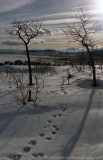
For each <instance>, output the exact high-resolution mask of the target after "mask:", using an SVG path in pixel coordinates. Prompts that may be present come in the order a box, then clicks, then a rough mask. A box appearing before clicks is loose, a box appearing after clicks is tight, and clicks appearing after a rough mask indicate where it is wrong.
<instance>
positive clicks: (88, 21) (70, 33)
mask: <svg viewBox="0 0 103 160" xmlns="http://www.w3.org/2000/svg"><path fill="white" fill-rule="evenodd" d="M75 19H76V22H74V23H72V24H65V26H64V28H63V32H64V34H65V35H66V36H67V37H68V39H69V42H79V44H80V45H82V47H84V48H85V49H86V51H87V53H88V55H89V57H90V65H91V67H92V72H93V86H96V70H95V64H94V58H93V55H92V52H91V51H92V50H93V49H94V47H95V46H96V41H95V40H94V39H93V34H95V33H96V31H98V29H99V28H98V27H97V26H96V23H95V22H94V19H93V17H92V15H91V14H89V13H86V12H83V10H82V9H80V11H79V12H78V14H77V15H76V17H75Z"/></svg>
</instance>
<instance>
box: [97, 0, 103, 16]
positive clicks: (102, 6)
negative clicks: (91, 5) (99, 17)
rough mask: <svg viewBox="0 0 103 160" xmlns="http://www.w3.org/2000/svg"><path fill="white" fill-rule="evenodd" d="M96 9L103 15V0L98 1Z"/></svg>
mask: <svg viewBox="0 0 103 160" xmlns="http://www.w3.org/2000/svg"><path fill="white" fill-rule="evenodd" d="M96 8H97V10H98V13H103V0H97V1H96Z"/></svg>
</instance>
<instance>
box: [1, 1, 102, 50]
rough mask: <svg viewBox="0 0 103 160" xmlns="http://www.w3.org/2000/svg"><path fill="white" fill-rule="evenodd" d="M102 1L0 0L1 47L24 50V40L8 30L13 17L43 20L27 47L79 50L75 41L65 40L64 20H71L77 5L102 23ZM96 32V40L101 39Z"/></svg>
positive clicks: (67, 21) (66, 21)
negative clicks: (70, 42) (39, 29)
mask: <svg viewBox="0 0 103 160" xmlns="http://www.w3.org/2000/svg"><path fill="white" fill-rule="evenodd" d="M102 1H103V0H22V1H21V0H0V49H16V50H18V49H24V45H23V43H21V42H20V41H18V39H16V38H15V37H14V38H13V37H12V38H11V37H10V35H9V34H8V33H7V30H9V29H10V28H12V22H13V21H14V19H15V18H16V19H17V20H20V21H25V20H35V19H38V20H40V21H43V25H42V31H43V33H44V34H42V35H40V36H38V37H37V38H36V39H34V40H33V41H32V42H31V43H30V47H29V48H30V49H55V50H63V51H66V50H68V51H69V48H70V50H71V48H72V49H73V48H74V49H73V50H76V49H77V50H78V49H81V48H79V47H78V45H77V44H71V46H68V40H67V38H66V36H65V35H64V34H63V32H62V29H61V28H62V26H63V25H64V23H71V22H73V21H74V16H75V15H76V13H77V12H78V10H79V8H82V9H83V10H85V11H88V12H90V13H91V14H92V15H93V17H94V18H95V19H96V20H97V21H98V24H99V25H101V26H102V23H103V20H102V19H101V17H102V16H103V10H102V8H103V2H102ZM102 35H103V33H102V34H101V33H98V36H97V37H98V38H97V39H102Z"/></svg>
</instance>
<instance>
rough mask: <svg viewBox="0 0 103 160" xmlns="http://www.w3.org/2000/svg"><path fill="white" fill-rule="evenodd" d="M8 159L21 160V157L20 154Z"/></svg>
mask: <svg viewBox="0 0 103 160" xmlns="http://www.w3.org/2000/svg"><path fill="white" fill-rule="evenodd" d="M8 158H10V159H11V160H20V158H21V155H20V154H9V155H8Z"/></svg>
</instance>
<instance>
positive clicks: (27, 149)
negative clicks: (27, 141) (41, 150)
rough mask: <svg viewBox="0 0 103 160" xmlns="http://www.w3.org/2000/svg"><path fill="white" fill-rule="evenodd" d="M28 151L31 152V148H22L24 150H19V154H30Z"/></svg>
mask: <svg viewBox="0 0 103 160" xmlns="http://www.w3.org/2000/svg"><path fill="white" fill-rule="evenodd" d="M30 150H31V147H24V148H23V149H22V150H21V152H22V153H28V152H30Z"/></svg>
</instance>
